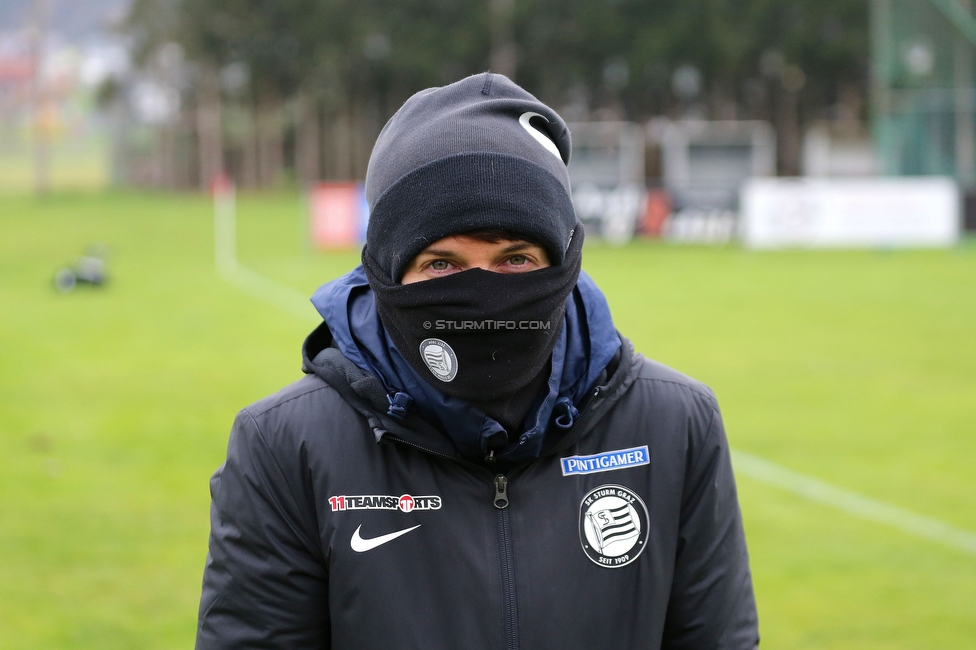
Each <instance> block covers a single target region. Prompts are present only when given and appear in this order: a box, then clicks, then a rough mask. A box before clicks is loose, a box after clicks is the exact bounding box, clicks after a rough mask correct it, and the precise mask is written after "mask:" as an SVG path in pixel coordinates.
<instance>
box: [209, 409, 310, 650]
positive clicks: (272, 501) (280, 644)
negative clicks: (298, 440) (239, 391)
mask: <svg viewBox="0 0 976 650" xmlns="http://www.w3.org/2000/svg"><path fill="white" fill-rule="evenodd" d="M274 441H275V438H273V437H272V438H271V443H270V444H269V439H268V438H267V437H266V436H265V434H264V433H263V432H262V431H261V429H260V427H259V426H258V423H257V422H256V421H255V419H254V418H253V417H252V416H251V414H250V413H249V412H248V411H247V410H244V411H241V412H240V413H239V414H238V416H237V419H236V421H235V422H234V428H233V430H232V431H231V437H230V443H229V446H228V450H227V460H226V462H224V464H223V465H222V466H221V467H220V469H218V470H217V472H216V473H215V474H214V476H213V478H212V479H211V481H210V492H211V496H212V499H213V501H212V506H211V534H210V552H209V554H208V556H207V565H206V569H205V570H204V575H203V596H202V598H201V601H200V614H199V625H198V627H197V641H196V647H197V649H198V650H209V649H211V648H235V649H237V650H244V649H251V648H289V649H296V650H302V649H306V648H309V649H310V648H316V649H321V648H328V647H329V619H328V611H329V610H328V601H327V598H328V573H327V569H326V567H327V563H326V561H325V559H324V558H323V556H322V551H321V545H320V544H319V543H318V535H317V533H316V529H317V525H316V522H315V514H314V513H315V507H314V502H313V499H312V493H311V490H310V488H309V487H308V481H307V478H308V470H307V463H306V462H304V461H305V460H306V459H305V458H304V457H303V455H304V447H303V446H301V445H297V446H295V445H288V446H285V445H281V446H279V448H276V447H275V445H274ZM287 449H293V451H287ZM276 453H277V454H278V456H276Z"/></svg>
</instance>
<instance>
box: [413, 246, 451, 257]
mask: <svg viewBox="0 0 976 650" xmlns="http://www.w3.org/2000/svg"><path fill="white" fill-rule="evenodd" d="M420 255H430V256H431V257H457V252H456V251H452V250H449V249H446V248H427V249H424V250H422V251H420V254H419V255H417V257H420Z"/></svg>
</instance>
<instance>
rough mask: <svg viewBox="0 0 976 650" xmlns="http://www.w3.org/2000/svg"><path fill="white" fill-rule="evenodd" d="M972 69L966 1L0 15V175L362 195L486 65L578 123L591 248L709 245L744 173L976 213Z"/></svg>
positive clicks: (99, 0) (973, 45)
mask: <svg viewBox="0 0 976 650" xmlns="http://www.w3.org/2000/svg"><path fill="white" fill-rule="evenodd" d="M974 58H976V19H974V18H973V15H972V11H971V9H970V8H969V0H870V1H869V2H868V1H865V2H851V1H850V0H791V1H789V2H777V3H769V2H761V1H759V0H746V1H744V2H736V3H731V2H725V3H716V2H706V1H705V0H680V1H679V0H665V1H662V2H654V3H648V2H643V1H638V0H581V1H580V2H574V3H565V2H559V1H557V0H465V1H457V2H440V1H435V0H396V1H394V0H370V1H368V2H363V1H359V2H355V1H352V0H279V1H275V2H267V1H263V0H87V1H86V2H84V3H77V2H70V1H69V0H5V1H4V2H3V3H2V4H0V166H2V169H3V170H4V172H5V173H4V176H5V178H6V179H7V180H6V181H3V182H4V183H6V184H8V185H11V184H17V183H22V184H26V183H33V184H34V186H35V187H36V188H37V190H38V191H41V192H43V191H47V190H48V189H49V188H50V187H51V186H52V183H53V184H55V185H59V184H60V185H71V184H86V183H87V184H111V185H115V186H140V187H158V188H173V189H190V188H205V187H208V186H209V184H210V182H211V180H212V179H213V177H214V176H215V175H216V174H217V173H219V172H226V173H228V174H230V176H231V177H232V178H233V179H234V181H235V182H236V183H237V185H239V186H241V187H245V188H247V187H255V188H260V187H273V186H276V185H280V184H287V183H297V184H298V185H299V186H303V187H307V186H310V185H312V184H315V183H318V182H321V181H332V182H344V181H357V180H361V179H362V178H363V177H364V175H365V170H366V164H367V161H368V159H369V153H370V149H371V146H372V143H373V141H374V139H375V137H376V135H377V134H378V132H379V130H380V128H381V127H382V125H383V124H384V123H385V121H386V119H387V118H388V117H389V116H390V115H391V114H392V112H393V111H394V110H395V109H396V108H397V107H398V106H399V105H400V104H401V103H402V102H403V101H404V100H405V99H406V98H407V97H408V96H410V95H411V94H412V93H413V92H416V91H417V90H419V89H421V88H424V87H427V86H431V85H440V84H444V83H449V82H451V81H454V80H456V79H458V78H460V77H462V76H464V75H467V74H472V73H476V72H479V71H483V70H485V69H489V68H490V69H491V70H493V71H496V72H501V73H504V74H507V75H509V76H511V77H513V78H514V79H515V80H516V81H517V82H519V83H520V84H522V85H523V86H525V87H526V88H528V89H529V90H530V91H532V92H533V93H535V94H536V95H537V96H539V97H540V99H542V100H543V101H546V102H547V103H549V104H551V105H552V106H554V107H555V108H557V110H560V111H561V112H562V114H563V115H564V117H566V119H567V121H569V122H572V123H573V124H574V127H573V133H574V136H575V138H576V144H577V146H576V153H575V158H574V160H573V162H572V164H571V175H572V177H573V182H574V187H575V192H576V198H577V206H578V208H579V209H580V211H581V216H582V217H583V218H584V219H587V220H590V221H594V222H596V224H595V225H596V226H598V227H599V228H600V229H602V230H603V232H604V234H605V235H606V236H607V237H609V238H611V239H612V238H615V237H620V236H622V235H623V234H626V233H627V232H630V231H633V230H635V229H637V230H643V231H646V232H649V233H652V234H660V233H662V232H663V233H664V234H665V235H667V236H670V237H672V238H675V239H686V240H693V241H702V240H704V241H725V240H727V239H728V238H730V237H731V236H732V235H733V233H734V231H735V228H736V219H737V215H738V213H739V208H740V206H739V189H740V187H741V186H742V184H743V182H744V181H745V180H746V179H748V178H751V177H756V176H798V175H803V176H807V177H815V178H831V177H845V178H850V177H852V176H865V177H866V176H872V175H877V174H886V175H941V176H948V177H952V178H954V179H955V180H956V181H957V182H958V184H959V186H960V187H961V188H962V189H963V190H964V192H965V193H966V195H967V196H968V195H971V194H972V190H973V189H974V187H976V126H974V124H976V92H974V75H976V60H974ZM52 179H54V180H52ZM59 179H60V180H59ZM65 179H67V180H65ZM968 203H972V201H968V202H967V204H968ZM967 214H969V216H968V218H967V221H966V223H967V225H968V226H969V227H971V228H976V219H974V218H973V216H972V215H973V214H976V209H972V210H968V211H967Z"/></svg>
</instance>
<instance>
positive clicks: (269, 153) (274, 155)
mask: <svg viewBox="0 0 976 650" xmlns="http://www.w3.org/2000/svg"><path fill="white" fill-rule="evenodd" d="M257 126H258V129H257V130H258V180H259V182H260V184H261V185H263V186H265V187H267V186H271V185H274V184H275V183H277V182H278V180H279V179H280V177H281V172H282V168H283V165H284V155H283V151H282V150H283V149H284V138H283V137H282V133H281V128H282V124H281V101H280V99H279V98H278V95H277V93H275V92H273V91H265V92H263V93H261V95H260V96H259V98H258V124H257Z"/></svg>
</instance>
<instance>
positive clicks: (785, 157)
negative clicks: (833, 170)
mask: <svg viewBox="0 0 976 650" xmlns="http://www.w3.org/2000/svg"><path fill="white" fill-rule="evenodd" d="M777 95H778V96H777V98H776V116H775V125H776V161H777V168H778V169H777V171H778V172H779V175H780V176H797V175H799V173H800V116H799V101H798V100H799V93H798V92H796V91H794V90H788V89H785V88H780V89H778V92H777Z"/></svg>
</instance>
